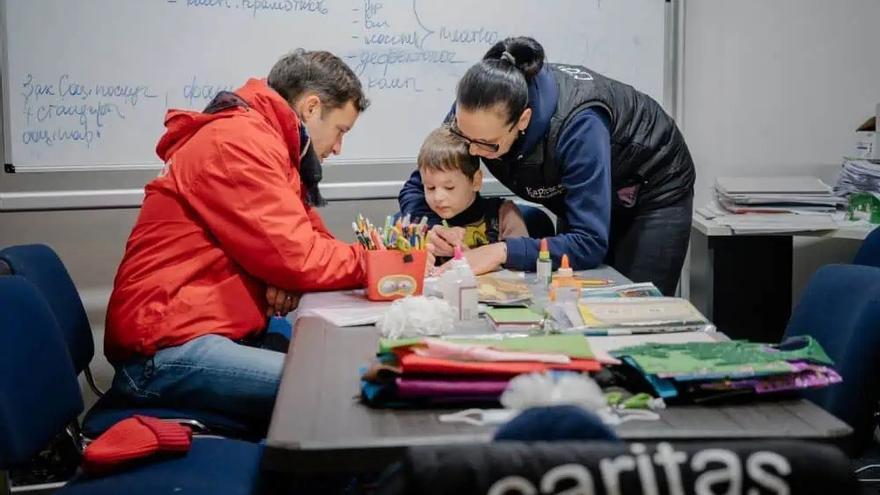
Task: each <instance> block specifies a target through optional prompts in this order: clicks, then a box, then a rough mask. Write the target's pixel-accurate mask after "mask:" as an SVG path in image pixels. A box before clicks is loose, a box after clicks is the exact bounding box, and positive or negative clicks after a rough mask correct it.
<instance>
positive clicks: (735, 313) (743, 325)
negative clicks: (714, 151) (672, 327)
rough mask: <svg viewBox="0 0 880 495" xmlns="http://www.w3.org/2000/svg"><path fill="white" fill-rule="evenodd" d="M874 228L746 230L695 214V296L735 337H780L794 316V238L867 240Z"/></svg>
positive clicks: (692, 288)
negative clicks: (779, 231) (775, 231)
mask: <svg viewBox="0 0 880 495" xmlns="http://www.w3.org/2000/svg"><path fill="white" fill-rule="evenodd" d="M870 231H871V228H870V227H865V226H861V225H856V226H846V227H842V228H839V229H836V230H826V231H817V232H786V233H773V234H745V235H744V234H736V233H735V232H734V231H733V230H731V228H730V227H727V226H724V225H720V224H718V223H716V222H714V221H713V220H710V219H707V218H705V217H703V216H702V215H700V214H699V213H695V214H694V218H693V223H692V228H691V233H692V235H691V260H692V261H691V276H690V279H691V286H690V292H691V300H692V302H693V303H694V305H696V306H697V308H698V309H699V310H700V311H701V312H702V313H703V314H704V315H706V317H707V318H709V320H711V321H712V322H713V323H714V324H715V325H716V326H717V327H718V329H719V330H721V331H723V332H724V333H725V334H727V335H728V336H730V337H731V338H737V339H749V340H754V341H758V342H779V340H780V339H781V338H782V334H783V332H784V331H785V326H786V324H787V323H788V319H789V317H790V316H791V306H792V288H791V282H792V261H793V256H792V254H793V238H794V237H795V236H809V237H816V238H826V239H850V240H863V239H864V238H865V237H866V236H867V235H868V233H869V232H870ZM697 260H699V261H700V262H699V263H698V262H696V261H697Z"/></svg>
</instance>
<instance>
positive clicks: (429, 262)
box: [425, 242, 437, 277]
mask: <svg viewBox="0 0 880 495" xmlns="http://www.w3.org/2000/svg"><path fill="white" fill-rule="evenodd" d="M425 251H427V252H428V253H427V257H426V261H425V276H426V277H432V276H434V272H435V268H434V264H435V263H437V257H436V256H434V245H433V244H431V243H430V242H429V243H427V244H426V245H425Z"/></svg>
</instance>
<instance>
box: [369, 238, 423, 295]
mask: <svg viewBox="0 0 880 495" xmlns="http://www.w3.org/2000/svg"><path fill="white" fill-rule="evenodd" d="M427 260H428V253H427V251H425V250H424V249H421V250H416V251H410V252H408V253H405V252H403V251H398V250H396V249H387V250H378V251H367V299H369V300H371V301H392V300H394V299H400V298H402V297H406V296H418V295H421V293H422V288H423V287H424V285H425V263H427Z"/></svg>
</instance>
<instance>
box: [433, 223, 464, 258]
mask: <svg viewBox="0 0 880 495" xmlns="http://www.w3.org/2000/svg"><path fill="white" fill-rule="evenodd" d="M465 232H466V231H465V229H464V227H444V226H442V225H435V226H433V227H431V230H429V231H428V243H430V244H432V245H433V246H434V255H435V256H447V257H448V256H452V254H453V250H454V249H455V246H461V249H462V250H465V249H467V246H465V245H464V235H465Z"/></svg>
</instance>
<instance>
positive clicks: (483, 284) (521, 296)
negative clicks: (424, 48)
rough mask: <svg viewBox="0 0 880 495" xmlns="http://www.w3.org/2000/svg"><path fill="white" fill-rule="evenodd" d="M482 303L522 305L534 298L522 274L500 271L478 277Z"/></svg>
mask: <svg viewBox="0 0 880 495" xmlns="http://www.w3.org/2000/svg"><path fill="white" fill-rule="evenodd" d="M477 285H478V287H479V293H480V295H479V298H480V302H481V303H486V304H491V305H494V306H507V305H521V304H524V303H526V302H528V301H529V300H530V299H531V298H532V291H531V289H529V286H528V284H527V283H526V281H525V279H524V278H523V277H522V276H521V274H517V273H514V272H509V271H500V272H494V273H488V274H486V275H480V276H479V277H477Z"/></svg>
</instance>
